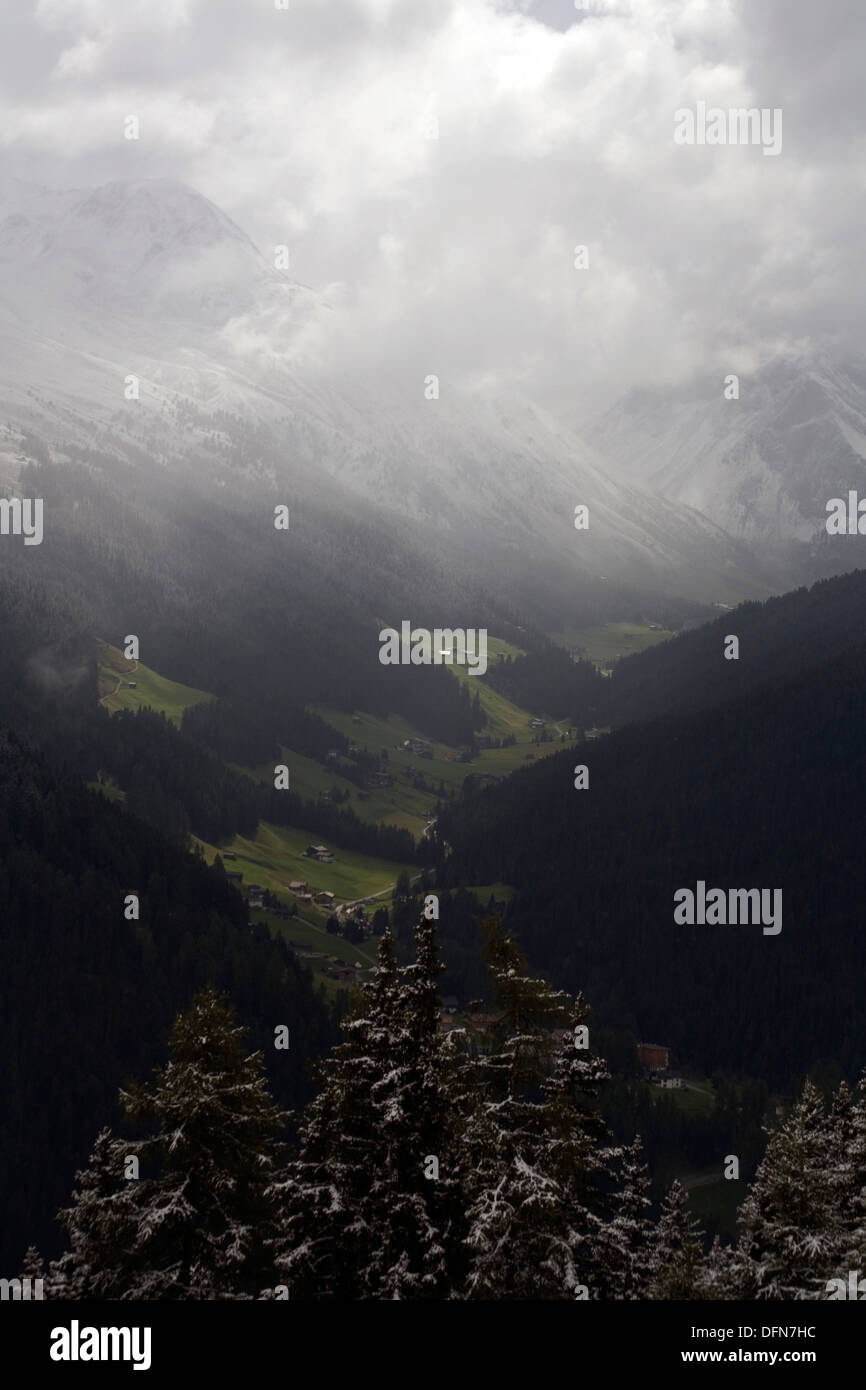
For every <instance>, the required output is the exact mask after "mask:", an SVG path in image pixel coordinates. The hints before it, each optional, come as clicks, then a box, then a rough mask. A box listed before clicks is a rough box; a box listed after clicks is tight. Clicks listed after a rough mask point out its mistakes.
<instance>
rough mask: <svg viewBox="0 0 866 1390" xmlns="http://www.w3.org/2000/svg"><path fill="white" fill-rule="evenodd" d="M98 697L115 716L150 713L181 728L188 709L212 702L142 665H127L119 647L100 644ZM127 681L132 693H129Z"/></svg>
mask: <svg viewBox="0 0 866 1390" xmlns="http://www.w3.org/2000/svg"><path fill="white" fill-rule="evenodd" d="M98 677H99V695H100V699H101V702H102V704H104V705H105V708H106V709H107V710H109V711H110V713H112V714H114V713H115V712H116V711H117V710H119V709H131V710H136V709H153V710H156V711H157V712H159V713H162V714H164V715H165V716H166V718H168V719H170V720H171V722H172V723H173V724H177V725H178V726H180V721H181V716H182V715H183V712H184V710H185V709H188V708H189V706H190V705H200V704H201V703H202V702H203V701H205V700H212V699H213V698H214V697H213V695H210V694H208V692H207V691H206V690H196V689H194V688H193V686H191V685H181V684H180V683H179V682H178V681H170V680H168V679H167V678H166V677H165V676H160V675H159V674H158V673H157V672H156V671H152V670H151V668H150V667H149V666H145V665H144V664H143V663H142V662H141V661H127V659H126V657H125V656H124V655H123V652H122V651H120V649H119V648H118V647H112V646H111V645H110V644H109V643H108V642H100V643H99V655H98ZM130 681H132V682H134V684H135V689H134V690H132V689H130Z"/></svg>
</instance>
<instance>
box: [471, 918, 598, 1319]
mask: <svg viewBox="0 0 866 1390" xmlns="http://www.w3.org/2000/svg"><path fill="white" fill-rule="evenodd" d="M486 958H487V963H488V968H489V971H490V975H491V983H492V988H493V997H494V1000H495V1004H496V1007H497V1016H496V1021H495V1024H494V1026H493V1028H492V1029H491V1036H490V1038H489V1043H488V1046H489V1047H490V1049H491V1050H490V1051H489V1052H487V1053H486V1054H484V1053H483V1054H482V1055H481V1056H480V1057H479V1058H478V1061H477V1064H476V1073H477V1086H478V1089H479V1093H480V1095H479V1101H480V1103H479V1104H478V1105H477V1107H476V1108H475V1110H474V1112H473V1114H472V1115H471V1116H470V1117H469V1119H468V1123H467V1126H466V1129H465V1131H464V1136H463V1151H464V1160H463V1169H464V1171H465V1172H466V1173H472V1174H473V1175H474V1176H473V1179H472V1184H471V1188H470V1197H471V1200H470V1204H469V1209H468V1212H467V1217H468V1222H469V1229H468V1233H467V1236H466V1245H467V1248H468V1251H469V1254H470V1265H469V1270H468V1273H467V1278H466V1284H465V1296H466V1297H468V1298H481V1299H564V1298H569V1297H573V1294H574V1289H575V1286H576V1285H577V1283H578V1282H579V1280H578V1278H577V1273H576V1268H575V1257H574V1232H573V1230H572V1227H571V1224H570V1220H569V1203H568V1200H567V1194H566V1190H565V1187H564V1184H563V1182H562V1181H561V1180H560V1177H559V1175H558V1172H557V1168H558V1169H559V1171H560V1172H561V1171H562V1170H563V1169H564V1168H565V1167H566V1166H567V1165H566V1160H565V1158H564V1156H563V1155H558V1160H559V1161H558V1163H557V1164H552V1163H551V1149H550V1135H551V1132H552V1131H553V1130H554V1129H555V1125H554V1120H555V1119H558V1117H559V1116H558V1110H557V1107H558V1106H559V1105H560V1104H561V1100H560V1097H557V1099H556V1101H553V1100H551V1099H548V1098H547V1097H546V1096H544V1095H543V1094H542V1093H541V1092H540V1087H541V1085H542V1083H543V1082H544V1081H545V1080H546V1078H547V1076H548V1075H549V1072H550V1069H551V1064H552V1060H553V1056H554V1053H555V1049H556V1046H557V1034H556V1030H557V1029H559V1030H560V1032H561V1030H562V1028H563V1026H564V1025H566V1024H567V1022H568V1018H569V1000H568V996H567V995H565V994H563V993H561V992H560V991H557V990H554V989H552V988H551V986H550V985H549V984H548V983H547V981H545V980H539V979H536V978H534V977H533V976H532V975H530V974H529V973H528V970H527V965H526V960H525V957H524V956H523V953H522V951H521V950H520V948H519V946H518V945H517V943H516V942H515V941H514V940H513V939H512V938H511V937H509V936H507V935H506V934H505V933H504V932H503V931H502V929H501V928H500V927H499V925H498V923H497V922H496V921H495V919H494V920H492V921H491V922H490V923H489V924H487V943H486Z"/></svg>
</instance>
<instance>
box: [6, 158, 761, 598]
mask: <svg viewBox="0 0 866 1390" xmlns="http://www.w3.org/2000/svg"><path fill="white" fill-rule="evenodd" d="M0 208H2V214H3V215H2V220H0V349H2V350H3V351H4V354H5V355H6V356H7V357H8V360H9V363H10V371H9V373H8V374H7V375H6V377H5V378H4V382H3V385H2V390H0V411H2V414H3V416H4V417H5V418H6V419H7V420H8V421H9V422H10V424H11V425H12V427H13V433H12V434H11V435H10V438H9V441H8V442H7V445H6V451H7V452H6V456H5V468H6V469H7V470H8V471H9V472H10V473H13V474H14V463H15V455H16V454H17V453H18V452H19V451H20V443H21V440H20V438H19V437H18V435H16V434H15V433H14V431H16V430H17V431H19V432H21V433H23V432H27V433H29V434H33V435H36V436H37V437H38V438H39V439H40V440H42V441H43V442H44V443H45V445H47V447H48V448H49V449H50V450H51V451H52V453H53V454H55V455H56V456H57V457H62V456H63V455H64V453H65V452H68V448H69V445H77V446H79V447H84V446H87V447H88V448H94V447H95V448H98V449H99V450H100V452H102V453H103V454H105V455H109V456H115V457H117V458H118V459H124V460H127V461H129V460H142V459H143V458H148V459H151V460H152V461H153V463H155V464H159V465H161V466H162V467H164V468H166V469H168V470H170V473H171V475H172V476H174V477H176V478H178V479H180V478H181V477H186V476H187V475H190V476H191V477H193V478H195V479H197V480H198V482H199V483H200V484H202V485H205V486H210V487H213V486H217V487H228V488H230V489H231V488H238V487H241V488H243V489H246V488H248V487H249V486H250V485H253V486H259V487H262V488H263V489H266V488H267V487H268V486H270V487H272V488H276V489H279V488H280V487H285V486H287V485H291V486H292V488H293V489H295V490H297V491H298V492H299V493H301V494H303V493H304V492H306V493H307V495H315V496H316V497H317V498H318V499H319V500H327V499H328V498H333V499H334V500H335V502H337V501H338V500H339V499H341V498H342V499H343V501H345V498H346V497H352V496H355V497H358V498H361V499H363V500H364V501H365V502H366V503H368V504H372V505H373V506H374V507H375V508H376V509H377V510H378V511H379V513H380V514H381V515H382V516H383V517H387V516H394V517H402V518H406V519H411V520H413V521H415V522H417V523H419V524H420V525H421V526H423V527H424V528H425V531H426V532H427V534H428V535H429V536H430V540H431V544H432V545H434V546H435V545H437V544H438V543H440V542H445V543H446V544H447V545H450V548H451V549H452V550H453V551H455V552H457V553H460V552H463V554H464V555H466V554H472V555H473V556H476V557H477V556H479V555H482V556H487V555H489V556H490V557H491V558H492V559H494V560H495V559H496V557H497V556H498V557H499V562H500V564H501V565H503V566H504V565H505V564H507V563H510V564H511V565H512V567H513V566H517V567H518V568H520V567H521V566H522V565H526V566H527V567H528V568H529V569H530V570H532V569H538V568H542V569H543V568H544V567H545V566H548V565H551V564H552V565H555V566H560V567H561V568H562V569H563V571H564V572H565V573H566V574H568V573H570V574H571V575H572V576H573V581H572V582H574V583H575V584H577V583H578V582H579V581H580V580H584V581H586V582H587V583H589V584H591V585H596V586H612V587H614V588H615V586H617V585H620V586H625V587H632V588H635V587H640V588H643V589H649V590H650V591H672V592H678V593H680V594H682V595H686V596H688V597H690V598H696V599H701V600H703V601H711V600H715V599H719V598H722V599H727V598H731V597H734V598H736V597H743V596H745V595H749V594H752V595H759V594H762V593H765V592H767V591H768V589H769V588H770V587H772V586H773V584H774V583H775V582H776V581H777V580H778V579H779V577H780V576H779V572H778V571H777V570H774V568H773V566H772V565H768V564H767V563H766V561H765V560H764V559H762V557H761V556H760V555H758V554H755V553H753V552H751V551H749V549H748V548H747V547H746V546H745V545H743V544H742V543H741V542H740V541H738V540H737V539H734V538H732V537H731V536H729V535H727V534H726V533H725V531H724V529H723V528H722V527H720V526H718V525H716V524H715V523H714V522H713V521H712V520H708V519H707V518H706V517H704V516H701V515H700V514H699V513H698V512H697V511H696V510H694V509H693V508H691V507H688V506H683V505H681V504H680V503H679V502H676V501H674V502H672V501H668V500H665V499H663V498H660V497H659V496H654V495H652V493H651V492H649V491H647V490H644V489H642V488H641V487H639V486H636V485H635V484H634V483H633V482H625V481H622V480H621V479H620V478H619V477H617V476H616V473H615V471H614V470H612V469H611V468H610V466H609V465H608V463H607V461H606V460H605V459H604V458H603V457H601V456H599V455H598V454H597V453H596V452H595V451H594V450H593V449H592V448H591V447H590V446H588V445H587V444H585V443H584V442H583V441H582V440H580V439H579V438H578V437H577V436H576V435H574V434H573V433H572V432H571V431H570V430H569V429H568V428H567V427H566V426H565V425H564V424H562V423H561V422H560V421H559V420H558V419H556V418H555V417H553V416H552V415H551V414H550V413H549V411H548V410H546V409H543V408H541V407H539V406H538V405H536V404H534V403H533V402H532V401H531V400H528V399H520V398H518V397H514V396H509V397H507V398H501V397H498V396H497V395H495V394H494V393H492V392H491V391H484V390H475V391H470V390H467V389H466V388H465V387H464V386H463V385H462V384H461V383H460V382H459V381H457V382H454V381H451V380H450V379H449V378H448V376H447V375H445V374H442V375H441V376H438V377H437V376H436V373H435V372H434V371H433V370H432V368H431V374H430V375H428V376H425V377H423V378H420V379H411V378H410V377H408V376H406V377H405V378H403V379H390V380H388V381H386V382H384V383H383V382H382V381H381V380H374V379H372V378H370V379H368V380H364V378H363V376H362V375H357V374H353V375H352V376H351V378H349V377H348V376H347V375H346V374H345V373H343V372H341V371H340V370H339V369H338V368H335V367H333V366H332V365H329V363H328V360H327V350H328V343H329V338H328V334H327V332H325V328H326V327H327V323H328V318H329V314H330V313H331V310H330V309H329V305H328V303H327V300H326V299H325V298H323V297H322V296H320V295H319V294H317V293H316V292H314V291H312V290H310V289H307V288H306V287H304V286H301V285H298V284H296V283H295V282H294V281H293V280H292V279H291V278H290V277H289V275H288V274H287V273H286V272H284V271H279V270H276V269H274V268H273V265H272V263H269V262H268V261H267V259H266V258H265V256H264V255H263V254H261V253H260V252H259V251H258V250H257V249H256V248H255V246H254V245H253V243H252V242H251V241H250V240H249V238H248V237H246V235H245V234H244V233H243V232H242V231H241V230H240V229H239V228H238V227H237V226H235V224H234V223H233V222H232V221H231V220H230V219H229V218H228V217H227V216H225V214H223V213H222V212H221V211H220V210H219V209H218V208H216V207H215V206H214V205H213V203H211V202H210V201H209V200H208V199H206V198H204V197H202V196H201V195H199V194H197V193H195V192H194V191H193V190H192V189H189V188H187V187H185V186H184V185H182V184H179V183H176V182H173V181H170V180H152V181H146V180H145V181H135V182H114V183H110V184H107V185H105V186H103V187H101V188H97V189H91V190H76V191H73V192H62V193H61V192H50V191H47V190H44V189H40V188H36V187H34V186H30V185H27V184H25V183H22V182H21V181H18V180H7V181H6V183H5V184H4V186H3V191H2V203H0ZM132 378H135V381H134V383H133V382H132V380H131V379H132ZM434 378H435V382H434ZM10 454H11V455H12V456H11V457H10ZM577 506H585V507H587V508H588V509H589V523H588V526H587V528H586V529H585V530H581V531H577V530H576V529H575V508H576V507H577Z"/></svg>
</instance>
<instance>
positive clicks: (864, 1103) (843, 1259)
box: [819, 1072, 866, 1297]
mask: <svg viewBox="0 0 866 1390" xmlns="http://www.w3.org/2000/svg"><path fill="white" fill-rule="evenodd" d="M833 1112H834V1114H838V1115H839V1131H840V1133H841V1136H842V1143H843V1147H842V1151H841V1153H840V1156H839V1159H838V1160H837V1171H838V1172H839V1175H840V1189H841V1191H840V1198H841V1202H840V1206H841V1213H840V1215H841V1225H842V1228H843V1232H844V1234H843V1237H842V1242H841V1249H840V1250H839V1253H838V1256H837V1260H836V1268H835V1270H834V1271H833V1274H834V1277H835V1278H837V1279H842V1280H843V1281H844V1282H845V1283H847V1281H848V1276H849V1274H851V1273H856V1276H857V1281H858V1283H859V1281H860V1280H861V1279H866V1072H864V1073H863V1076H862V1077H861V1078H860V1083H859V1085H858V1087H857V1091H856V1094H855V1095H854V1096H853V1097H852V1096H851V1095H850V1092H849V1091H848V1088H847V1087H846V1086H845V1084H844V1082H843V1083H842V1086H841V1087H840V1088H839V1091H838V1092H837V1094H836V1097H835V1100H834V1104H833ZM819 1296H822V1297H828V1296H829V1294H828V1293H827V1292H826V1291H825V1293H824V1294H823V1295H819Z"/></svg>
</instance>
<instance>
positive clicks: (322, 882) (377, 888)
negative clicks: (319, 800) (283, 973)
mask: <svg viewBox="0 0 866 1390" xmlns="http://www.w3.org/2000/svg"><path fill="white" fill-rule="evenodd" d="M321 838H322V837H321V835H318V834H314V833H313V832H312V831H309V830H298V829H297V828H296V827H294V826H287V825H268V824H267V823H266V822H263V823H262V824H261V825H259V827H258V829H257V831H256V834H255V837H254V838H252V839H249V838H247V837H245V836H243V835H236V836H235V838H234V839H233V840H232V841H231V843H230V844H227V845H224V846H221V847H220V850H226V849H227V850H229V851H231V852H232V853H233V854H235V855H236V856H237V858H236V859H235V860H234V861H232V860H228V861H226V865H225V867H226V869H227V870H228V871H231V872H234V873H241V874H243V881H244V887H248V886H249V885H250V884H251V883H257V884H259V885H260V887H262V888H267V889H269V890H270V892H272V893H277V894H279V895H280V896H281V897H284V898H285V900H286V901H287V902H290V901H293V899H292V897H291V894H290V893H289V883H290V882H291V881H292V880H293V879H300V880H301V881H303V882H306V883H308V884H310V890H311V891H312V892H315V893H318V892H328V893H334V894H335V895H336V897H337V898H338V899H340V901H352V900H354V899H356V898H366V897H370V896H372V895H373V894H377V893H384V892H385V891H386V890H388V889H390V888H391V886H392V885H393V884H394V883H396V881H397V876H398V874H399V873H400V871H401V870H402V869H404V868H407V867H409V866H407V865H405V864H397V863H392V862H391V861H389V860H387V859H373V858H371V857H368V856H366V855H363V854H357V853H355V852H354V851H352V850H344V849H340V848H338V847H336V846H332V848H333V851H334V856H335V858H334V862H333V864H319V863H317V861H316V860H314V859H307V858H305V856H304V853H303V851H304V850H305V849H306V847H307V845H308V844H311V843H315V844H318V843H319V842H320V841H321ZM197 843H198V844H199V845H200V846H201V848H202V852H203V853H204V856H205V859H206V860H207V862H208V863H209V864H210V863H213V860H214V856H215V855H216V854H217V853H218V852H220V851H218V849H217V847H216V846H215V845H209V844H206V843H205V842H204V841H203V840H198V841H197ZM414 872H416V870H415V869H414V867H413V868H411V869H410V873H414ZM310 906H311V905H310V904H309V903H305V904H304V911H305V913H306V914H307V915H309V916H311V917H314V916H316V915H321V914H317V913H316V912H311V911H309V909H310Z"/></svg>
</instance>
